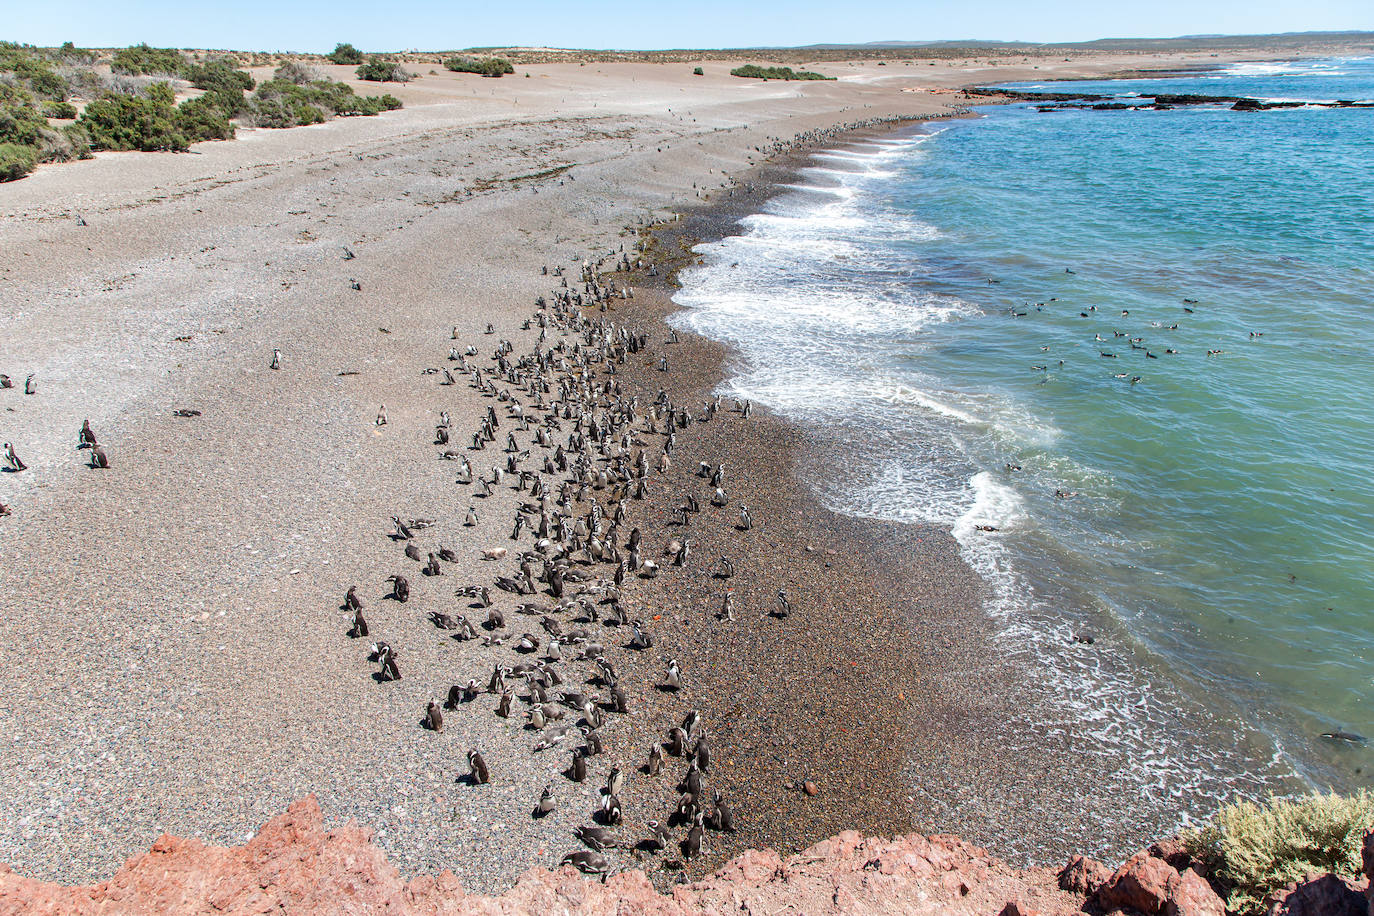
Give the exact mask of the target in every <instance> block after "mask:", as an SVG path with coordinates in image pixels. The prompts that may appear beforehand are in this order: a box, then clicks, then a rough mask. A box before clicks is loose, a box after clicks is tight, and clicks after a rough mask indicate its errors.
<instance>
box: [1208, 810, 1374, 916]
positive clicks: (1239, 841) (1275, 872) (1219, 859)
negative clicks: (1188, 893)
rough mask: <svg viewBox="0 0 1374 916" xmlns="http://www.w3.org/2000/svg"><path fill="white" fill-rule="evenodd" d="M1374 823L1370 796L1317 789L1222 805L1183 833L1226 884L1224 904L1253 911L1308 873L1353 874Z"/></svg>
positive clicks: (1247, 913) (1247, 914)
mask: <svg viewBox="0 0 1374 916" xmlns="http://www.w3.org/2000/svg"><path fill="white" fill-rule="evenodd" d="M1372 827H1374V795H1371V794H1370V793H1369V792H1367V791H1365V790H1361V791H1360V792H1359V793H1358V794H1357V795H1352V796H1348V797H1346V796H1340V795H1336V794H1335V793H1334V792H1333V793H1331V794H1330V795H1322V794H1320V793H1314V794H1312V795H1308V796H1305V797H1303V798H1297V799H1281V800H1273V801H1270V802H1268V803H1267V804H1264V805H1257V804H1254V803H1252V802H1239V803H1237V804H1234V805H1227V806H1225V807H1223V808H1222V809H1221V811H1220V812H1219V813H1218V814H1217V818H1216V821H1215V823H1213V824H1212V825H1211V826H1210V827H1207V828H1205V829H1202V830H1195V831H1192V832H1191V833H1189V834H1186V835H1185V836H1184V842H1185V843H1186V844H1187V846H1188V850H1189V852H1191V853H1192V854H1193V855H1194V856H1195V857H1197V858H1199V859H1201V860H1203V861H1204V862H1206V863H1208V864H1209V865H1210V866H1211V868H1212V870H1213V874H1214V875H1216V876H1217V877H1218V878H1219V879H1221V881H1223V882H1224V883H1225V884H1226V885H1228V886H1229V887H1230V888H1231V891H1230V894H1229V896H1228V897H1227V901H1226V908H1227V910H1228V911H1229V912H1234V913H1238V914H1241V916H1250V914H1258V913H1263V912H1264V909H1265V907H1264V898H1265V897H1266V896H1267V895H1268V894H1270V893H1271V892H1273V891H1276V890H1278V889H1279V888H1281V887H1283V886H1284V885H1285V884H1288V883H1289V882H1291V881H1298V880H1300V879H1302V877H1303V876H1304V875H1306V874H1307V873H1308V872H1328V871H1329V872H1333V873H1334V874H1337V875H1340V876H1342V877H1346V878H1358V877H1359V875H1360V871H1361V868H1362V863H1361V861H1360V849H1361V846H1362V845H1363V841H1364V834H1365V831H1367V830H1369V829H1370V828H1372Z"/></svg>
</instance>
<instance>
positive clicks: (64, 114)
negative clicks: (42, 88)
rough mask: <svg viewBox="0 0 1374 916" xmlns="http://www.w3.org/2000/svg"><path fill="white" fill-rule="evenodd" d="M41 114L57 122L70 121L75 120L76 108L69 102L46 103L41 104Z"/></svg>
mask: <svg viewBox="0 0 1374 916" xmlns="http://www.w3.org/2000/svg"><path fill="white" fill-rule="evenodd" d="M43 114H44V115H45V116H47V117H49V118H56V119H57V120H59V121H71V120H74V119H75V118H76V106H75V105H73V104H72V103H71V102H53V101H47V102H44V103H43Z"/></svg>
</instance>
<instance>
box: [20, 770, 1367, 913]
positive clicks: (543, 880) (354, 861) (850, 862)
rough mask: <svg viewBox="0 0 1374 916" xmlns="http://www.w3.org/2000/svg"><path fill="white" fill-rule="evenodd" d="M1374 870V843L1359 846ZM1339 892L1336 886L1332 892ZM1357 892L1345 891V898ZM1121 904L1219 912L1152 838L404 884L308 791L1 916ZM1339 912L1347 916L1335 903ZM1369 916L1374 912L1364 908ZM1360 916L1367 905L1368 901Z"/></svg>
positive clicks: (842, 844)
mask: <svg viewBox="0 0 1374 916" xmlns="http://www.w3.org/2000/svg"><path fill="white" fill-rule="evenodd" d="M1365 855H1366V860H1365V861H1366V863H1367V865H1371V864H1374V834H1371V835H1370V837H1368V838H1367V839H1366V845H1365ZM1338 883H1339V885H1340V886H1339V887H1338V886H1337V884H1338ZM1364 887H1365V885H1364V883H1359V884H1353V883H1350V882H1333V880H1329V879H1328V877H1327V876H1312V879H1311V880H1310V881H1305V882H1301V883H1299V884H1296V885H1293V886H1292V887H1291V888H1285V889H1284V892H1282V893H1281V894H1279V895H1276V899H1275V900H1274V901H1272V903H1273V909H1272V910H1271V912H1273V913H1276V914H1277V913H1284V914H1288V916H1298V914H1315V913H1326V912H1333V911H1332V910H1328V909H1326V908H1325V907H1326V906H1329V905H1330V904H1331V903H1332V902H1334V901H1339V904H1340V905H1341V906H1343V907H1349V906H1350V905H1351V903H1352V900H1354V901H1356V902H1357V903H1359V904H1363V903H1364V901H1363V898H1362V897H1360V896H1359V894H1360V893H1362V892H1363V890H1364ZM1352 893H1354V894H1355V897H1354V898H1352V896H1351V894H1352ZM1085 908H1086V909H1087V911H1089V912H1098V913H1101V912H1106V911H1110V910H1114V909H1121V910H1125V911H1126V912H1136V913H1142V914H1146V916H1220V914H1221V913H1222V912H1223V908H1222V903H1221V899H1220V898H1219V897H1218V896H1217V895H1216V893H1215V892H1214V891H1213V889H1212V887H1211V886H1210V885H1209V884H1208V882H1207V880H1206V879H1205V876H1204V875H1202V874H1201V873H1199V871H1198V870H1197V869H1196V868H1194V867H1193V866H1192V865H1191V863H1189V862H1187V861H1186V855H1180V853H1179V847H1178V846H1177V844H1169V843H1167V842H1166V843H1163V844H1156V846H1155V847H1152V848H1151V849H1149V850H1147V851H1144V852H1141V853H1139V854H1137V855H1135V856H1132V857H1131V858H1130V859H1128V860H1127V861H1126V863H1125V864H1123V865H1122V866H1121V867H1120V868H1118V869H1117V870H1116V871H1114V872H1113V871H1112V870H1110V869H1108V868H1106V867H1105V866H1103V865H1101V864H1099V863H1096V862H1093V861H1091V860H1089V859H1084V858H1082V857H1078V856H1076V857H1074V858H1073V859H1071V860H1070V862H1069V864H1068V865H1067V866H1065V868H1064V869H1063V870H1061V871H1060V872H1059V873H1058V875H1056V873H1055V872H1053V871H1051V870H1048V869H1014V868H1012V867H1010V866H1008V865H1006V864H1005V863H1003V862H999V861H998V860H996V859H993V858H992V857H990V856H989V855H988V854H987V853H986V852H984V851H983V850H982V849H979V848H978V847H976V846H973V845H971V844H968V843H965V842H963V841H962V840H959V839H957V838H955V837H949V836H933V837H923V836H919V835H916V834H912V835H910V836H906V837H901V838H898V839H894V840H885V839H874V838H865V837H863V836H860V835H859V834H858V833H855V832H847V833H842V834H840V835H839V836H836V837H832V838H831V839H829V840H826V841H825V842H822V843H818V844H816V845H815V846H812V847H811V848H810V849H808V850H806V851H805V852H802V853H800V854H798V855H795V856H790V857H788V858H786V859H783V858H782V857H780V856H779V855H778V854H777V853H774V852H772V851H763V852H759V851H750V852H746V853H744V854H743V855H741V856H738V857H737V858H735V859H732V860H731V861H730V862H728V863H727V864H726V865H725V866H724V867H722V868H721V869H720V870H719V871H717V872H716V873H715V874H713V875H711V876H710V877H708V878H706V879H704V880H702V881H699V882H697V883H695V884H689V885H684V886H680V887H676V888H674V889H673V891H672V893H671V894H668V895H664V894H660V893H658V892H657V891H655V890H654V888H653V886H652V885H651V884H650V883H649V880H648V878H646V877H645V875H644V874H643V873H642V872H638V871H631V872H625V873H622V874H618V875H613V876H611V877H610V878H608V879H606V880H605V881H604V882H602V881H600V880H597V879H593V878H587V877H584V876H582V875H580V874H578V873H577V872H575V871H574V870H572V869H571V868H562V869H559V870H557V871H548V870H547V869H543V868H534V869H531V870H530V871H528V872H526V873H525V874H524V875H522V876H521V877H520V880H519V881H518V882H517V883H516V885H515V886H514V887H513V888H511V889H510V890H508V891H507V892H506V893H504V894H502V895H500V896H498V897H484V896H479V895H472V894H468V893H466V892H465V891H464V890H463V888H462V885H461V884H459V882H458V879H457V878H455V877H454V876H453V875H452V874H450V873H448V872H443V873H441V874H439V875H436V876H425V877H418V878H414V879H412V880H410V881H403V880H402V879H401V876H400V874H399V873H398V872H397V871H396V869H395V868H393V867H392V866H391V865H390V864H389V863H388V862H387V860H386V856H385V855H384V854H383V853H382V851H381V850H380V849H378V848H377V847H376V846H374V845H372V841H371V834H370V833H369V832H368V831H367V830H365V829H363V828H362V827H359V826H358V825H357V824H353V823H350V824H347V825H345V826H343V827H340V828H338V829H336V830H325V829H324V819H323V817H322V815H321V812H320V806H319V803H318V802H317V801H316V800H315V798H314V797H313V796H311V797H307V798H304V799H302V800H300V801H298V802H296V803H295V804H293V805H291V807H290V808H288V809H287V811H286V813H285V814H282V815H280V816H278V817H275V818H273V819H272V820H270V821H268V822H267V823H266V824H265V825H264V826H263V827H262V829H261V830H260V831H259V832H258V835H257V836H256V837H254V838H253V839H252V840H250V841H249V842H248V843H246V844H245V845H243V846H233V847H221V846H207V845H206V844H204V843H202V842H200V841H198V840H188V839H181V838H179V837H172V836H164V837H162V838H160V839H159V840H158V841H157V842H156V843H154V844H153V848H152V849H151V850H149V851H148V852H146V853H144V854H142V855H140V856H136V857H134V858H132V859H130V860H129V861H128V862H127V863H126V864H125V865H124V867H123V868H121V869H120V870H119V871H118V872H116V873H115V875H114V877H112V878H111V879H110V880H108V881H105V882H102V883H100V884H93V885H88V886H81V887H67V886H64V885H60V884H49V883H46V882H43V881H36V880H33V879H31V878H24V877H22V876H20V875H17V874H15V873H14V872H13V871H11V870H10V869H8V868H6V867H4V866H0V916H11V914H14V916H18V914H23V916H40V914H41V916H94V914H101V916H144V914H146V916H154V914H156V916H162V914H168V913H175V914H185V916H200V914H205V916H209V914H215V916H248V914H254V916H256V914H263V913H278V914H311V916H316V914H318V916H332V914H338V916H345V914H347V916H353V914H358V916H362V914H374V913H385V914H388V916H469V914H472V916H476V914H523V913H539V914H546V913H548V914H569V916H572V914H579V916H581V914H585V916H599V914H607V916H610V914H644V916H687V914H705V913H712V914H714V913H727V912H733V913H740V912H778V911H782V910H784V909H786V910H787V911H789V912H802V913H807V914H827V913H863V914H889V913H890V914H904V916H927V914H929V916H933V914H950V916H974V914H978V916H996V914H1004V916H1032V914H1040V916H1067V914H1076V913H1081V912H1084V910H1085ZM1341 912H1342V914H1343V916H1344V914H1345V913H1351V914H1352V916H1354V911H1352V910H1350V909H1343V910H1341ZM1367 912H1368V916H1374V909H1369V910H1368V911H1367ZM1359 913H1360V914H1362V916H1363V914H1365V913H1366V910H1365V909H1363V908H1359Z"/></svg>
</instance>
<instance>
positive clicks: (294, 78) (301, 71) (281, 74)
mask: <svg viewBox="0 0 1374 916" xmlns="http://www.w3.org/2000/svg"><path fill="white" fill-rule="evenodd" d="M319 78H320V75H319V74H318V73H316V72H315V68H314V67H307V66H306V65H305V64H303V63H301V62H300V61H298V60H288V61H287V62H286V63H284V64H282V65H281V66H280V67H278V68H277V69H276V70H275V71H273V73H272V79H274V80H286V81H287V82H288V83H295V84H296V85H297V86H301V85H304V84H306V83H313V82H314V81H315V80H317V79H319Z"/></svg>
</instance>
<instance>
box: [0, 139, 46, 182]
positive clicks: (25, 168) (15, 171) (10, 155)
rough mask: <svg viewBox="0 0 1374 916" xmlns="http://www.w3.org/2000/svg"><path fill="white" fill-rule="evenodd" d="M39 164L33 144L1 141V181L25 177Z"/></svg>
mask: <svg viewBox="0 0 1374 916" xmlns="http://www.w3.org/2000/svg"><path fill="white" fill-rule="evenodd" d="M37 166H38V157H37V156H36V155H35V153H34V151H33V147H31V146H20V145H19V144H17V143H0V181H15V180H16V179H19V178H23V177H24V176H25V175H27V174H29V172H32V171H33V170H34V169H35V168H36V167H37Z"/></svg>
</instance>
